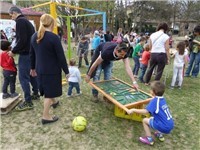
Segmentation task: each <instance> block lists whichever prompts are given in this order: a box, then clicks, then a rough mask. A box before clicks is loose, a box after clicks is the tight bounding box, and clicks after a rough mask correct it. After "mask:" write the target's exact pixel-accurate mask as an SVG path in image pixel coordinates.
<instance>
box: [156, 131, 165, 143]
mask: <svg viewBox="0 0 200 150" xmlns="http://www.w3.org/2000/svg"><path fill="white" fill-rule="evenodd" d="M154 135H155V137H156V138H158V139H159V141H161V142H163V141H164V140H165V138H164V136H163V134H162V133H160V132H155V133H154Z"/></svg>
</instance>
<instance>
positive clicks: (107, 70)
mask: <svg viewBox="0 0 200 150" xmlns="http://www.w3.org/2000/svg"><path fill="white" fill-rule="evenodd" d="M112 67H113V62H110V64H108V65H106V66H105V67H104V68H102V65H101V64H100V65H99V66H98V68H97V71H96V74H95V76H94V78H93V82H95V81H98V80H100V76H101V71H102V70H103V72H104V80H110V78H111V76H112ZM92 94H93V96H97V95H98V91H97V90H96V89H94V88H93V89H92Z"/></svg>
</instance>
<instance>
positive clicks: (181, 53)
mask: <svg viewBox="0 0 200 150" xmlns="http://www.w3.org/2000/svg"><path fill="white" fill-rule="evenodd" d="M176 50H177V51H176V52H175V53H174V54H173V55H172V57H174V66H173V77H172V82H171V87H170V88H171V89H174V86H175V82H176V79H177V76H178V88H179V89H181V86H182V82H183V69H184V65H185V64H186V63H187V59H188V58H187V54H186V53H185V42H179V43H178V44H177V47H176Z"/></svg>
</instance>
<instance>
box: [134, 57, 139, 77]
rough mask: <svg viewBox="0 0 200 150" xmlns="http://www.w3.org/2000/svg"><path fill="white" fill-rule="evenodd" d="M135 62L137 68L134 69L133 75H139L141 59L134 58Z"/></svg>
mask: <svg viewBox="0 0 200 150" xmlns="http://www.w3.org/2000/svg"><path fill="white" fill-rule="evenodd" d="M133 60H134V62H135V66H134V68H133V75H138V71H139V69H140V61H139V57H133Z"/></svg>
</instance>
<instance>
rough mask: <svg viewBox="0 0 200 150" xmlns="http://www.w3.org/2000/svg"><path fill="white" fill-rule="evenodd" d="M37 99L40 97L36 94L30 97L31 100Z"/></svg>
mask: <svg viewBox="0 0 200 150" xmlns="http://www.w3.org/2000/svg"><path fill="white" fill-rule="evenodd" d="M39 99H40V95H38V94H33V95H31V100H39Z"/></svg>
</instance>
